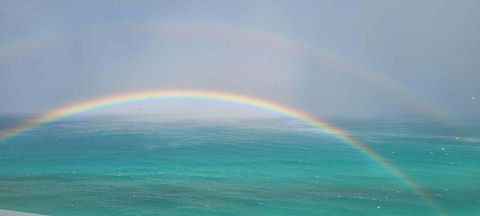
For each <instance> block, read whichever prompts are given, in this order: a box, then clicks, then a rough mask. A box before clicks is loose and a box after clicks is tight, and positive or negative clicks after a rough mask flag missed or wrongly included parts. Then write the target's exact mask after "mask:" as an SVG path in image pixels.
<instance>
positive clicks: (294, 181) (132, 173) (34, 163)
mask: <svg viewBox="0 0 480 216" xmlns="http://www.w3.org/2000/svg"><path fill="white" fill-rule="evenodd" d="M17 120H18V119H16V117H2V118H0V127H1V128H3V129H5V128H7V127H8V126H9V125H12V123H13V122H15V121H17ZM331 122H333V124H334V125H336V126H338V127H339V128H342V129H344V130H345V131H347V132H348V133H349V134H350V135H351V136H352V137H354V138H356V139H358V140H359V141H361V142H363V143H364V144H365V145H368V146H369V147H371V148H372V149H374V150H375V151H377V152H378V153H379V154H380V155H382V156H383V157H385V158H386V159H387V160H389V161H390V162H391V163H393V164H394V165H395V166H396V167H397V168H398V169H400V170H402V171H403V172H404V173H405V174H406V175H407V176H408V177H409V178H410V179H411V180H412V181H414V182H415V183H416V184H417V185H418V186H419V187H421V188H422V189H423V190H424V191H425V192H426V194H427V195H426V196H427V199H429V200H431V201H432V202H434V203H436V205H438V207H439V209H435V208H433V207H432V206H431V204H429V203H427V202H426V201H425V199H423V198H420V197H419V196H418V194H416V193H415V192H414V191H412V189H411V188H409V187H408V186H406V185H405V184H404V182H402V181H401V180H400V179H399V178H398V177H397V176H394V175H392V174H391V173H390V172H388V170H386V169H385V168H383V167H382V166H381V165H379V164H378V163H376V162H375V161H373V160H372V159H371V158H369V157H368V156H367V155H366V154H364V153H362V152H360V151H359V150H358V149H355V148H354V147H352V146H350V145H348V144H346V143H344V142H342V141H341V140H338V139H337V138H335V137H333V136H331V135H328V134H326V133H325V132H323V131H321V130H320V129H318V128H313V127H311V126H309V125H307V124H304V123H302V122H299V121H296V120H292V119H284V118H266V119H211V120H208V119H200V120H198V119H197V120H187V119H183V120H175V119H169V120H162V119H161V118H146V117H142V118H135V117H132V116H130V117H119V116H97V117H77V118H75V117H71V118H65V119H62V120H58V121H55V122H50V123H48V124H45V125H42V126H41V127H37V128H35V129H33V130H31V131H28V132H25V133H22V134H19V135H17V136H14V137H11V138H9V139H6V140H2V141H0V209H7V210H16V211H25V212H31V213H38V214H46V215H91V216H95V215H117V216H120V215H295V216H298V215H352V216H353V215H355V216H357V215H409V216H412V215H422V216H426V215H469V216H471V215H480V138H479V137H480V136H479V135H480V122H474V121H472V122H464V126H463V127H462V128H457V129H452V128H451V127H449V126H446V125H444V124H442V123H439V122H435V121H429V120H405V119H382V120H362V119H340V118H337V119H332V121H331Z"/></svg>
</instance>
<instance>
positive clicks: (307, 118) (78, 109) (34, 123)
mask: <svg viewBox="0 0 480 216" xmlns="http://www.w3.org/2000/svg"><path fill="white" fill-rule="evenodd" d="M150 99H206V100H217V101H224V102H230V103H234V104H240V105H245V106H249V107H253V108H256V109H261V110H266V111H270V112H274V113H277V114H281V115H284V116H288V117H291V118H294V119H297V120H300V121H302V122H305V123H307V124H309V125H312V126H314V127H317V128H319V129H321V130H323V131H324V132H326V133H328V134H330V135H332V136H334V137H336V138H338V139H339V140H342V141H344V142H345V143H347V144H349V145H351V146H353V147H355V148H356V149H358V150H360V151H361V152H363V153H364V154H366V155H367V156H368V157H369V158H371V159H372V160H373V161H375V162H377V163H378V164H380V165H381V166H382V167H383V168H385V169H386V170H387V171H389V172H390V173H391V174H393V175H394V176H396V177H397V178H399V179H400V180H401V181H402V182H403V183H404V184H405V185H406V186H408V187H409V188H410V189H411V190H412V191H413V192H414V193H416V194H417V195H418V196H419V197H420V198H422V199H423V200H424V201H426V202H427V203H428V204H429V205H430V206H432V207H433V208H434V209H435V210H439V208H438V206H437V204H436V203H435V202H433V200H431V199H430V198H429V195H428V194H427V193H426V192H424V191H423V190H422V189H421V188H420V187H419V186H418V185H417V184H416V183H415V182H413V181H412V180H410V179H409V178H408V177H407V176H406V175H405V174H404V173H403V172H402V171H400V170H399V169H398V168H396V167H395V166H394V165H393V164H392V163H390V162H389V161H387V160H386V159H385V158H384V157H382V156H381V155H380V154H378V153H377V152H375V151H374V150H373V149H371V148H370V147H368V146H366V145H364V144H362V143H361V142H359V141H357V140H355V139H354V138H353V137H351V136H350V135H349V134H347V133H346V132H345V131H343V130H341V129H339V128H336V127H335V126H333V125H332V124H330V123H328V122H326V121H320V120H318V119H316V118H314V117H313V116H311V115H309V114H307V113H303V112H301V111H299V110H297V109H294V108H289V107H287V106H284V105H280V104H277V103H273V102H269V101H265V100H261V99H258V98H254V97H249V96H244V95H238V94H230V93H225V92H218V91H203V90H152V91H141V92H134V93H128V94H120V95H115V96H110V97H103V98H98V99H94V100H89V101H85V102H81V103H75V104H72V105H69V106H65V107H62V108H59V109H55V110H53V111H51V112H48V113H46V114H45V115H42V116H39V117H37V118H33V119H31V120H28V121H26V122H24V123H22V124H20V125H18V126H17V127H14V128H11V129H7V130H6V131H3V132H2V133H0V141H2V140H5V139H7V138H9V137H13V136H15V135H18V134H20V133H22V132H25V131H28V130H31V129H33V128H36V127H39V126H41V125H42V124H45V123H47V122H50V121H53V120H57V119H60V118H63V117H68V116H72V115H74V114H78V113H83V112H87V111H90V110H94V109H98V108H102V107H106V106H112V105H119V104H125V103H130V102H135V101H144V100H150Z"/></svg>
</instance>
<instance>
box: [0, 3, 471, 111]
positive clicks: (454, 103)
mask: <svg viewBox="0 0 480 216" xmlns="http://www.w3.org/2000/svg"><path fill="white" fill-rule="evenodd" d="M0 3H1V7H0V29H1V34H0V101H1V104H0V113H22V112H29V113H31V112H43V111H46V110H49V109H51V108H54V107H58V106H62V105H65V104H69V103H75V102H78V101H81V100H86V99H90V98H95V97H101V96H104V95H110V94H114V93H126V92H130V91H135V90H143V89H163V88H200V89H210V90H221V91H229V92H234V93H240V94H247V95H252V96H257V97H260V98H265V99H270V100H273V101H276V102H279V103H284V104H288V105H291V106H295V107H299V108H302V109H303V110H305V111H308V112H311V113H313V114H315V115H325V116H331V115H335V116H360V117H365V116H366V117H369V116H390V115H392V116H405V115H406V116H425V115H428V113H425V109H423V113H422V110H419V109H418V107H416V106H417V105H416V104H415V103H413V102H412V101H411V100H410V99H409V97H405V96H403V94H406V93H405V92H401V91H398V89H397V90H392V88H391V87H389V85H388V82H383V81H382V79H383V78H379V77H388V79H390V81H393V82H395V83H397V84H399V85H401V86H403V87H404V88H405V89H408V90H409V91H410V93H411V94H413V95H416V96H418V97H419V98H422V100H424V101H425V102H426V103H429V104H431V106H432V107H436V109H440V110H443V111H445V112H447V113H449V114H450V115H452V116H454V117H457V118H461V117H480V112H479V111H480V84H479V81H480V40H479V39H478V38H480V14H479V13H478V9H479V8H480V2H479V1H466V0H465V1H437V0H435V1H241V2H240V1H101V2H98V1H76V2H74V1H3V0H2V1H0ZM324 55H331V56H335V57H333V58H334V59H336V61H337V62H334V61H332V59H328V58H323V57H322V56H324ZM339 62H340V63H339ZM352 65H353V66H352ZM358 67H362V68H364V69H365V68H366V69H368V70H369V71H370V72H369V73H374V74H381V75H379V76H376V78H373V79H374V80H372V78H371V77H369V76H366V75H365V74H364V73H359V72H358V71H359V69H355V68H358ZM375 79H376V80H375ZM427 110H428V109H427Z"/></svg>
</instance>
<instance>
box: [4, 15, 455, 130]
mask: <svg viewBox="0 0 480 216" xmlns="http://www.w3.org/2000/svg"><path fill="white" fill-rule="evenodd" d="M124 25H126V26H127V27H129V28H132V30H134V31H139V30H140V31H143V32H144V33H150V34H152V33H153V34H158V35H169V34H176V35H185V36H187V37H207V38H212V39H227V40H232V42H234V43H235V42H236V41H249V42H254V43H259V44H260V45H263V46H265V45H268V46H271V47H280V48H283V49H286V50H291V51H294V52H296V53H299V54H301V55H303V56H305V57H307V58H309V59H311V60H313V61H314V62H315V63H316V64H318V65H323V64H324V63H325V62H328V63H330V64H332V65H335V66H337V67H339V68H340V69H343V70H346V71H349V72H352V73H354V74H357V75H359V76H361V77H363V78H365V79H366V80H367V81H369V82H370V83H372V84H374V85H376V86H378V87H380V88H382V89H385V90H387V91H389V92H390V93H392V95H393V96H396V97H398V98H399V99H400V100H403V101H404V102H405V103H404V104H408V105H409V106H412V107H413V108H414V109H415V110H417V111H418V112H420V113H423V114H424V115H426V116H429V117H433V118H435V119H438V120H440V121H442V122H443V123H445V124H446V125H448V126H451V127H452V128H457V127H459V125H461V124H460V123H459V122H458V121H457V120H456V119H454V118H453V117H452V116H451V115H450V114H448V113H447V112H446V111H444V110H442V109H441V108H440V107H439V106H437V105H435V104H433V103H432V102H430V101H428V100H427V99H425V98H424V97H420V96H419V95H418V93H417V92H414V91H412V90H410V89H409V88H407V87H406V86H404V85H402V84H401V83H399V82H397V81H395V80H394V79H392V78H390V77H388V76H386V75H385V74H382V73H379V72H374V71H372V70H370V69H369V68H367V67H365V66H363V65H360V64H355V63H354V62H353V61H351V60H349V59H346V58H344V57H341V56H339V55H334V54H333V53H330V52H326V51H323V50H318V49H313V48H312V46H311V45H309V44H306V43H305V42H302V41H296V40H295V39H293V38H289V37H283V36H281V35H279V34H278V33H273V32H266V31H260V30H257V29H246V28H239V27H231V26H224V25H219V24H215V25H212V24H208V23H195V22H178V21H176V22H160V23H159V22H148V21H146V22H144V23H140V24H139V23H126V24H124ZM112 26H116V27H117V28H118V27H124V26H123V25H112ZM66 35H68V34H66V33H65V32H50V33H46V34H44V35H41V36H36V37H34V38H26V39H23V40H21V39H20V40H18V39H17V40H16V41H13V42H11V43H10V44H0V60H5V59H7V60H8V59H10V58H15V57H19V56H22V55H23V54H24V53H29V52H32V51H34V50H36V49H40V48H42V49H44V48H48V47H49V46H54V45H55V44H56V43H58V42H59V41H63V40H65V37H66Z"/></svg>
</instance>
